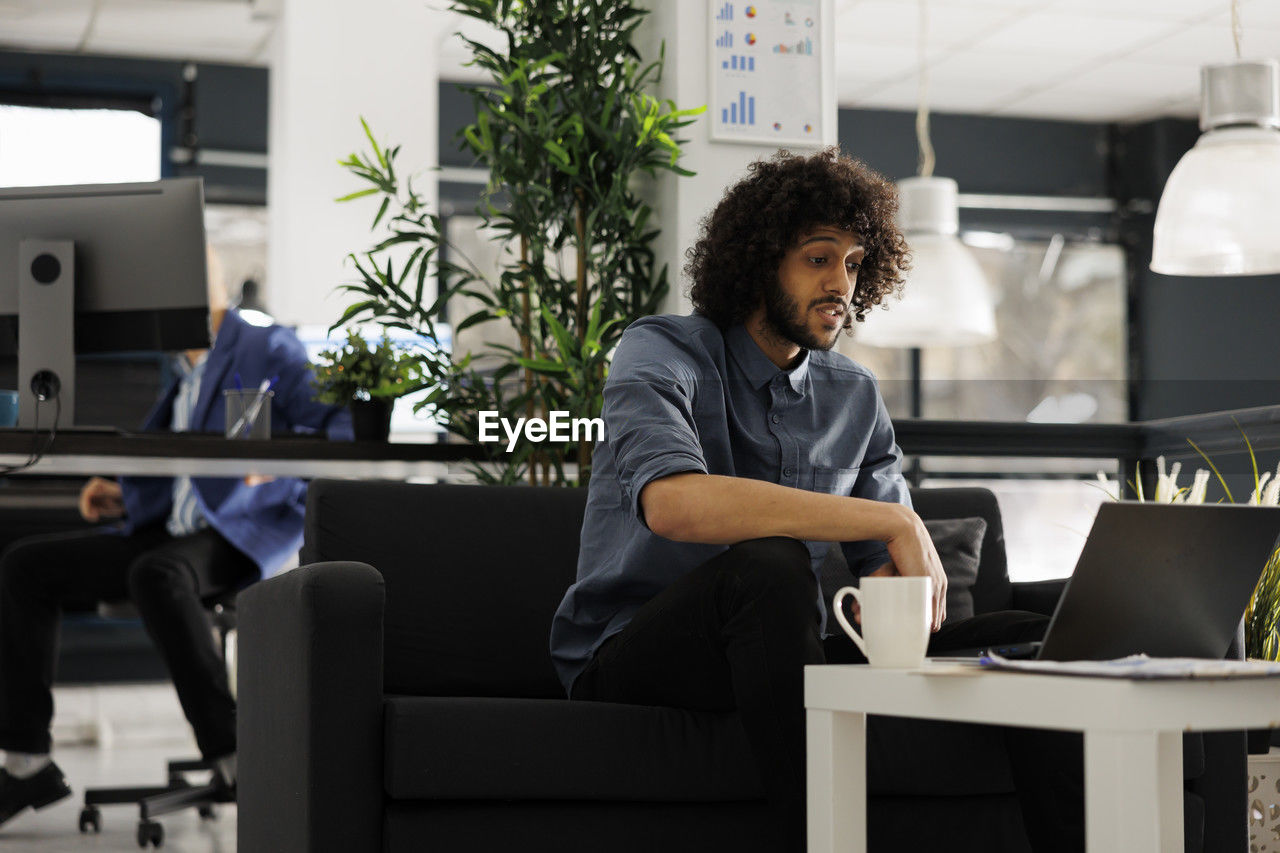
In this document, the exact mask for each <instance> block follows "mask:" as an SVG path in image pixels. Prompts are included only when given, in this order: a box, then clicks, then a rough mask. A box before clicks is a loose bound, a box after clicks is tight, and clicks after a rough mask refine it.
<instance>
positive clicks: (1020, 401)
mask: <svg viewBox="0 0 1280 853" xmlns="http://www.w3.org/2000/svg"><path fill="white" fill-rule="evenodd" d="M965 236H966V242H970V247H969V248H970V250H971V251H972V252H973V254H974V256H975V257H976V258H977V260H978V262H979V263H980V264H981V266H982V268H983V270H984V271H985V272H986V274H987V279H988V281H989V282H990V284H991V287H992V291H993V296H994V298H995V302H996V326H997V334H998V338H997V340H995V341H993V342H991V343H989V344H983V345H980V346H971V347H954V348H953V347H925V348H923V349H922V350H921V358H920V361H921V379H922V398H921V401H920V402H921V412H920V416H921V417H924V418H936V419H940V420H979V421H987V420H993V421H1023V420H1025V421H1034V422H1041V423H1118V422H1123V421H1125V420H1127V415H1128V394H1127V386H1126V381H1125V377H1126V358H1125V352H1126V328H1125V263H1124V253H1123V251H1122V250H1121V248H1120V247H1119V246H1116V245H1112V244H1105V243H1095V242H1084V241H1079V242H1072V241H1069V240H1067V239H1064V238H1062V237H1055V238H1053V239H1051V240H1039V241H1037V240H1018V239H1014V238H1013V237H1011V236H1009V235H1006V234H969V235H965ZM975 242H977V243H981V244H982V245H973V243H975ZM877 310H879V309H877ZM890 310H892V308H891V309H890ZM840 346H841V351H842V352H844V353H845V354H846V355H848V356H850V357H851V358H853V359H854V360H856V361H859V362H861V363H862V364H865V365H866V366H867V367H869V368H870V369H871V370H872V371H873V372H874V373H875V374H876V376H877V377H878V378H879V379H880V383H881V388H882V391H883V393H884V396H885V403H886V405H887V406H888V407H889V412H890V414H892V415H893V416H895V417H908V416H909V415H910V414H911V382H910V378H911V359H910V353H909V351H908V350H906V349H882V348H877V347H870V346H866V345H860V344H859V343H858V341H857V336H856V334H855V336H854V338H853V339H852V340H851V341H850V340H848V339H842V343H841V345H840Z"/></svg>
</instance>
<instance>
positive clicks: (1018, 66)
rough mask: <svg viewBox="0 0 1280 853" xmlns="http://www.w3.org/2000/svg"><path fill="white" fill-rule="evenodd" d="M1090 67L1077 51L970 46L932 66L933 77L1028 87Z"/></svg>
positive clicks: (959, 81)
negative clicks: (979, 47)
mask: <svg viewBox="0 0 1280 853" xmlns="http://www.w3.org/2000/svg"><path fill="white" fill-rule="evenodd" d="M1087 67H1089V61H1088V60H1087V59H1085V58H1083V57H1081V56H1077V55H1074V54H1045V53H1030V52H1009V51H994V50H967V51H958V52H956V53H954V54H952V55H951V56H949V57H947V58H946V59H943V60H941V61H939V62H936V63H934V64H933V65H931V66H929V77H930V79H931V80H947V81H951V82H955V83H964V84H968V85H972V86H975V87H982V86H993V85H994V86H1000V87H1002V88H1003V87H1006V86H1013V87H1015V88H1017V89H1026V88H1030V87H1039V86H1043V85H1046V84H1048V83H1052V82H1057V81H1058V80H1061V79H1063V78H1064V77H1067V76H1069V75H1071V74H1074V73H1076V72H1078V71H1079V70H1080V69H1082V68H1087Z"/></svg>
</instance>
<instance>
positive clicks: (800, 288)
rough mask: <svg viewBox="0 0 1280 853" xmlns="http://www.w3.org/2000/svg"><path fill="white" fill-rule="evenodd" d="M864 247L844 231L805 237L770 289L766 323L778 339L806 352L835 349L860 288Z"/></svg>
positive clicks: (781, 266)
mask: <svg viewBox="0 0 1280 853" xmlns="http://www.w3.org/2000/svg"><path fill="white" fill-rule="evenodd" d="M863 254H864V250H863V248H862V242H861V241H860V240H859V239H858V238H857V237H856V236H855V235H854V234H852V233H850V232H848V231H844V230H842V229H840V228H834V227H830V226H820V227H817V228H813V229H811V230H809V231H806V232H803V233H801V234H800V238H799V239H798V240H797V241H796V244H795V245H794V246H792V247H791V249H789V250H788V251H787V253H786V255H784V256H783V258H782V263H781V264H779V265H778V277H777V283H776V284H774V283H770V284H768V285H766V287H765V294H764V308H765V323H766V325H767V326H768V327H769V328H770V331H772V332H773V333H774V334H775V335H777V336H778V337H780V338H783V339H785V340H787V341H790V342H791V343H793V344H795V345H796V346H800V347H803V348H805V349H819V350H828V349H831V348H832V347H833V346H835V343H836V340H837V339H838V338H839V337H840V331H841V330H842V329H843V328H844V323H845V318H846V317H847V316H848V314H849V303H850V302H851V301H852V299H853V291H854V288H855V286H856V285H857V283H858V266H859V265H860V264H861V263H862V256H863Z"/></svg>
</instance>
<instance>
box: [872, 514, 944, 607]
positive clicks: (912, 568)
mask: <svg viewBox="0 0 1280 853" xmlns="http://www.w3.org/2000/svg"><path fill="white" fill-rule="evenodd" d="M904 509H905V507H904ZM884 544H885V546H886V547H887V548H888V549H889V556H890V557H891V558H893V562H891V563H886V564H885V565H883V566H881V567H880V568H878V569H876V570H875V571H874V572H872V573H871V574H872V576H874V577H886V576H892V575H901V576H902V577H927V578H931V579H932V580H933V584H932V586H933V630H935V631H936V630H938V629H939V628H941V627H942V621H943V620H944V619H946V618H947V573H946V572H944V571H943V570H942V560H940V559H939V558H938V551H937V549H936V548H934V547H933V540H932V539H930V538H929V531H928V530H927V529H926V528H925V526H924V522H923V521H922V520H921V519H920V516H918V515H916V514H915V513H914V512H912V511H910V510H907V511H906V512H904V513H903V524H902V528H901V532H899V533H897V534H895V535H894V536H892V537H890V538H889V539H887V540H885V543H884Z"/></svg>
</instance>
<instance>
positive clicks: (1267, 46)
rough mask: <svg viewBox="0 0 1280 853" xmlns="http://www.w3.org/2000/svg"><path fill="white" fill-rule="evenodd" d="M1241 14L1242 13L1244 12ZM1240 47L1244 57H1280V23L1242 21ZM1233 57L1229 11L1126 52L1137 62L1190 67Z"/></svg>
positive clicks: (1233, 48)
mask: <svg viewBox="0 0 1280 853" xmlns="http://www.w3.org/2000/svg"><path fill="white" fill-rule="evenodd" d="M1276 6H1278V7H1280V3H1276ZM1241 15H1242V17H1243V12H1242V13H1241ZM1240 50H1241V54H1242V55H1243V56H1245V57H1280V25H1277V26H1274V27H1261V26H1249V25H1248V24H1247V23H1245V24H1244V26H1243V28H1242V32H1241V38H1240ZM1235 58H1236V51H1235V42H1234V41H1233V40H1232V38H1231V16H1230V15H1229V14H1226V15H1217V16H1214V17H1212V18H1209V19H1206V20H1205V21H1203V22H1201V23H1198V24H1197V25H1196V26H1194V27H1187V28H1185V29H1181V30H1178V31H1175V32H1173V33H1171V34H1169V35H1168V36H1166V37H1164V38H1162V39H1159V40H1158V41H1155V42H1152V43H1151V44H1149V45H1145V46H1143V47H1142V48H1141V49H1139V50H1135V51H1133V52H1132V53H1130V54H1128V55H1127V56H1125V59H1131V60H1134V61H1136V62H1155V63H1163V64H1171V65H1187V66H1190V67H1192V68H1199V67H1200V66H1201V65H1208V64H1211V63H1215V62H1230V61H1232V60H1234V59H1235Z"/></svg>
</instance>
